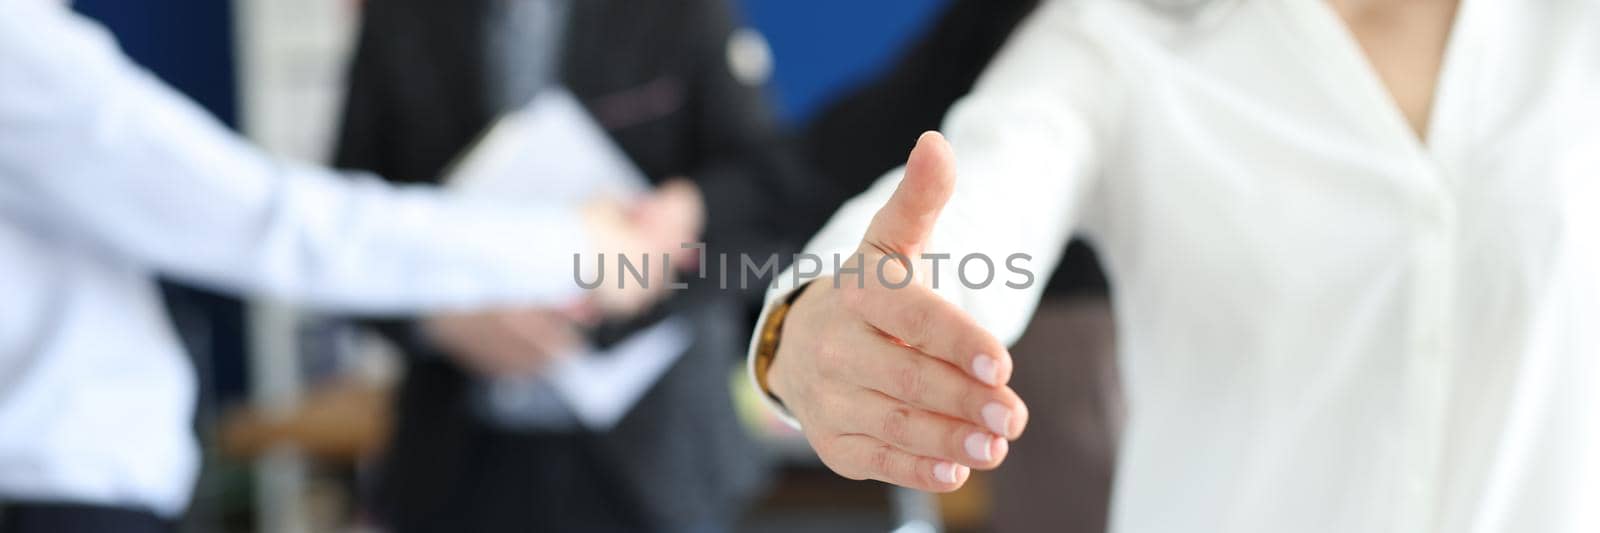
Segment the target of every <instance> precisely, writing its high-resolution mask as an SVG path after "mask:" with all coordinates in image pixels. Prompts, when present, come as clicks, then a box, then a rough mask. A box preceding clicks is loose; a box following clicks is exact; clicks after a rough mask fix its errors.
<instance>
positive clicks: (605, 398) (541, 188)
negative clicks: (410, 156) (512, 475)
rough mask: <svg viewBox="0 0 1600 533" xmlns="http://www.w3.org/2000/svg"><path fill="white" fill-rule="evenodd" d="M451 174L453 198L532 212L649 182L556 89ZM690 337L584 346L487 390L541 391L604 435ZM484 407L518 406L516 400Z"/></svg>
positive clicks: (666, 325)
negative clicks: (529, 375) (533, 373)
mask: <svg viewBox="0 0 1600 533" xmlns="http://www.w3.org/2000/svg"><path fill="white" fill-rule="evenodd" d="M449 176H450V177H449V179H448V181H447V187H449V188H450V189H451V191H452V192H453V193H455V194H464V195H471V196H482V197H487V198H494V199H496V200H497V201H517V202H522V201H526V202H527V203H528V205H530V206H538V205H576V204H579V203H582V202H584V201H587V200H590V199H594V198H599V197H615V198H627V197H631V196H635V195H639V194H642V193H644V192H645V191H647V190H648V189H649V187H650V185H649V180H648V179H647V178H646V177H645V176H644V175H643V174H642V173H641V172H640V171H639V169H638V168H637V167H635V166H634V165H633V162H632V161H630V160H629V159H628V157H627V155H626V154H624V153H623V152H622V150H621V148H619V147H617V146H616V144H615V143H613V142H612V140H611V137H610V136H608V135H606V132H605V130H604V129H603V128H601V127H600V125H599V124H598V123H596V122H595V121H594V119H593V118H592V117H590V116H589V113H588V111H586V110H585V109H584V108H583V106H582V105H581V104H580V103H579V102H578V100H577V98H575V97H573V96H572V94H571V93H568V92H567V91H566V90H563V89H552V90H546V91H543V92H541V93H540V94H539V95H537V96H535V97H534V99H533V101H532V102H530V103H529V104H528V105H527V106H526V107H524V108H523V109H521V110H518V111H516V112H513V113H510V114H507V115H505V116H503V117H501V118H500V119H499V120H498V121H496V122H495V124H494V126H493V127H492V128H490V130H489V131H488V133H486V134H485V135H484V136H483V137H482V138H481V139H480V140H479V141H478V142H477V144H475V145H474V146H473V148H472V149H471V151H469V152H468V153H467V154H466V155H465V156H464V157H462V158H461V159H460V160H459V161H458V162H457V163H456V164H455V165H454V166H453V169H452V171H451V172H450V174H449ZM691 340H692V335H691V333H690V330H689V328H688V327H687V325H686V324H683V323H681V322H680V321H678V320H677V319H668V320H666V321H663V322H662V323H660V324H657V325H655V326H653V327H650V328H647V329H645V330H642V331H640V332H639V333H636V334H634V335H632V336H630V337H628V338H627V339H623V340H622V342H619V343H617V344H615V345H614V346H612V347H611V349H609V350H604V351H600V350H594V349H587V350H584V351H583V353H579V354H574V355H572V356H569V357H563V358H561V359H560V360H559V362H557V363H556V364H554V365H551V367H550V368H548V369H547V370H546V371H545V372H544V373H543V375H542V376H541V377H540V378H538V379H526V380H524V379H503V380H497V381H496V382H495V383H492V384H489V387H488V388H487V390H488V393H489V394H492V395H493V396H495V397H498V398H516V397H518V396H519V395H518V394H515V391H516V390H517V389H522V388H533V387H548V388H550V389H552V390H554V391H555V392H556V396H557V397H558V398H559V399H560V401H561V403H562V404H563V405H564V407H565V408H567V409H568V410H569V411H570V414H571V415H574V416H575V417H576V418H577V420H578V422H579V423H581V424H583V425H584V426H585V427H587V428H589V429H592V430H597V431H604V430H606V429H610V428H611V427H612V426H614V425H616V423H617V422H618V421H619V420H621V419H622V417H623V416H624V415H626V414H627V413H628V411H629V410H631V409H632V408H633V405H634V403H636V402H638V400H639V398H640V397H641V396H643V395H644V393H645V392H646V391H648V390H649V389H650V387H651V386H652V385H654V384H655V382H656V381H657V380H659V379H660V378H661V375H662V374H663V373H665V372H666V371H667V369H668V368H671V367H672V364H673V362H675V361H677V359H678V357H679V356H681V355H682V354H683V352H684V351H685V350H687V349H688V348H689V344H690V341H691ZM508 393H510V394H508ZM526 396H527V397H534V396H537V395H534V394H528V395H526ZM491 405H494V406H497V407H494V408H495V409H507V410H515V409H518V407H517V406H516V405H515V402H509V403H508V402H504V401H495V402H491ZM504 418H505V419H509V420H524V421H526V420H537V419H539V418H540V417H539V416H537V414H532V415H530V414H528V413H521V414H518V413H507V416H506V417H504ZM532 425H535V426H537V423H534V424H532Z"/></svg>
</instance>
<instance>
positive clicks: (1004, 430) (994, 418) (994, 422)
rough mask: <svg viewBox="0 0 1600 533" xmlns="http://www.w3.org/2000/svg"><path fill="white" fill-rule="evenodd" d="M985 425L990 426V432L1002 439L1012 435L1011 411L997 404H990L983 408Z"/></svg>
mask: <svg viewBox="0 0 1600 533" xmlns="http://www.w3.org/2000/svg"><path fill="white" fill-rule="evenodd" d="M983 423H984V424H985V425H987V426H989V431H993V432H994V434H996V435H1000V436H1002V437H1004V436H1006V435H1010V434H1011V431H1010V428H1011V410H1010V409H1006V406H1004V405H1000V404H999V403H997V402H990V403H989V405H985V406H983Z"/></svg>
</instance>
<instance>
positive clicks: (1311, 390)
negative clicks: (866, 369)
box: [758, 0, 1600, 533]
mask: <svg viewBox="0 0 1600 533" xmlns="http://www.w3.org/2000/svg"><path fill="white" fill-rule="evenodd" d="M1148 6H1149V4H1147V3H1145V2H1134V1H1129V0H1082V1H1055V2H1047V5H1046V6H1044V7H1042V8H1041V11H1039V12H1038V13H1036V14H1035V15H1034V16H1033V17H1032V19H1031V20H1030V21H1029V22H1028V23H1027V24H1026V25H1025V27H1024V28H1022V29H1021V30H1020V32H1019V34H1018V35H1017V36H1015V37H1014V39H1013V41H1012V42H1011V44H1010V45H1008V47H1007V48H1006V49H1005V51H1004V52H1003V53H1002V54H1001V56H1000V57H999V58H998V59H997V61H996V62H995V64H994V65H993V66H992V67H991V68H990V70H989V72H988V73H987V74H986V75H985V76H984V78H983V80H982V81H981V82H980V84H979V86H978V88H977V89H976V90H975V91H974V92H973V93H972V94H971V95H970V96H968V97H967V98H966V99H965V100H963V101H962V102H961V103H960V104H958V105H957V106H956V107H955V108H954V109H953V110H952V111H951V114H950V116H949V117H948V120H947V122H946V133H947V135H948V136H949V138H950V140H951V142H952V144H953V145H954V147H955V150H956V156H957V159H958V161H959V163H958V164H959V167H960V174H959V185H958V188H957V192H956V196H955V198H954V199H953V200H952V202H951V204H950V205H949V206H948V207H947V209H946V211H945V214H944V216H943V217H942V218H941V219H940V221H939V226H938V228H937V231H936V233H935V235H936V236H935V240H934V243H933V246H932V247H931V248H930V251H932V252H947V253H951V254H952V255H954V256H955V257H958V258H959V257H962V256H964V255H966V254H970V253H987V254H989V255H990V256H991V257H993V258H996V259H995V261H996V263H1000V261H1001V259H1000V258H1005V257H1007V256H1009V255H1011V254H1013V253H1018V252H1022V253H1028V254H1030V255H1031V256H1032V257H1034V258H1035V260H1034V262H1033V263H1032V266H1033V267H1034V268H1035V269H1036V270H1039V271H1040V272H1039V281H1040V282H1039V283H1035V284H1034V285H1033V286H1032V287H1031V288H1029V289H1025V290H1017V289H1011V288H1008V287H1006V286H1004V285H1003V284H1001V283H995V284H994V285H992V286H990V287H989V288H986V289H981V290H973V289H967V288H964V287H963V285H962V284H961V283H959V282H957V280H956V279H955V278H954V277H952V274H953V273H952V272H951V270H953V269H950V268H948V267H946V268H944V269H942V270H941V271H940V274H941V278H942V279H943V282H942V287H941V289H943V290H944V292H945V294H946V296H947V297H948V298H951V299H952V300H953V301H956V302H958V303H960V304H961V305H962V306H964V308H965V309H967V310H968V311H970V312H971V313H973V314H974V315H975V316H976V317H977V318H978V320H979V321H980V322H981V323H982V324H984V325H985V326H986V327H988V328H990V329H991V330H992V331H994V332H995V333H997V334H998V335H1000V336H1001V338H1002V339H1006V340H1015V339H1016V337H1017V336H1018V335H1019V334H1020V332H1021V331H1022V329H1023V327H1024V326H1025V325H1026V324H1027V322H1028V319H1029V316H1030V314H1031V313H1032V311H1033V308H1034V306H1035V304H1036V303H1037V300H1038V298H1039V295H1040V292H1041V291H1042V289H1043V283H1042V280H1043V278H1044V277H1046V276H1044V273H1045V272H1048V270H1049V269H1050V268H1053V267H1054V265H1055V262H1056V260H1057V259H1058V257H1059V255H1060V250H1062V249H1063V247H1064V244H1065V242H1066V241H1067V239H1068V237H1069V236H1070V235H1072V234H1073V233H1075V232H1076V233H1078V234H1081V235H1082V236H1084V237H1086V238H1088V239H1090V240H1091V241H1092V242H1093V243H1094V244H1095V247H1096V248H1097V249H1098V250H1099V251H1100V253H1101V258H1102V260H1103V261H1104V263H1105V267H1106V269H1107V271H1108V273H1109V275H1110V279H1111V283H1112V293H1113V295H1114V305H1115V308H1116V316H1117V319H1118V327H1119V335H1120V349H1121V362H1122V364H1123V376H1124V379H1125V380H1126V383H1125V385H1126V387H1125V388H1126V391H1127V394H1128V395H1129V398H1128V401H1129V406H1130V415H1129V416H1130V419H1129V421H1128V425H1127V427H1126V433H1125V434H1124V436H1123V440H1122V442H1123V446H1122V450H1121V456H1120V462H1119V465H1118V469H1117V479H1116V483H1115V496H1114V504H1113V512H1112V517H1113V518H1112V523H1113V528H1114V530H1116V531H1125V532H1152V531H1172V532H1203V531H1218V532H1241V531H1259V532H1270V533H1282V532H1329V533H1348V532H1354V531H1362V532H1371V531H1390V532H1406V533H1412V532H1426V531H1438V532H1508V533H1509V532H1517V533H1521V532H1531V531H1538V532H1544V533H1552V532H1574V533H1576V532H1592V531H1600V516H1597V514H1600V503H1597V500H1596V498H1600V365H1597V359H1600V2H1593V1H1580V0H1515V1H1514V0H1465V1H1464V2H1463V5H1462V7H1461V9H1460V11H1459V14H1458V20H1457V23H1456V25H1455V27H1454V30H1453V34H1452V37H1451V40H1450V42H1449V45H1448V51H1447V54H1446V57H1445V60H1444V67H1443V72H1442V77H1441V79H1440V82H1439V86H1438V94H1437V98H1436V102H1435V107H1434V110H1433V114H1432V117H1433V118H1432V121H1433V122H1432V125H1431V127H1430V128H1429V131H1430V134H1429V138H1428V139H1427V142H1426V143H1422V142H1419V140H1418V138H1417V136H1416V135H1415V133H1414V132H1413V131H1412V130H1411V128H1410V127H1409V126H1408V124H1407V122H1406V121H1405V120H1404V118H1403V117H1402V115H1401V114H1400V112H1399V110H1398V108H1397V107H1396V106H1395V105H1394V103H1393V101H1392V100H1391V98H1390V97H1389V95H1388V93H1387V92H1386V90H1385V88H1384V86H1383V85H1382V83H1381V81H1380V80H1379V79H1378V78H1377V76H1376V74H1375V73H1374V71H1373V70H1372V69H1371V67H1370V66H1369V64H1368V63H1367V62H1366V59H1365V56H1364V55H1363V53H1362V50H1361V48H1360V47H1359V45H1358V44H1357V43H1356V42H1355V40H1354V39H1353V37H1352V36H1351V35H1350V34H1349V32H1348V31H1347V29H1346V27H1345V26H1344V25H1343V23H1342V21H1341V19H1340V18H1339V17H1338V15H1337V14H1336V13H1334V12H1333V11H1332V10H1331V9H1330V8H1329V7H1328V6H1327V5H1326V4H1325V3H1324V2H1322V1H1320V0H1237V1H1229V2H1218V3H1213V5H1211V6H1209V7H1208V8H1206V9H1204V10H1202V11H1200V12H1198V13H1197V14H1194V15H1193V16H1192V17H1190V16H1186V15H1183V14H1180V13H1177V12H1175V11H1163V10H1159V9H1155V8H1151V7H1148ZM897 181H898V172H896V173H893V174H891V175H890V176H886V177H885V178H884V179H882V180H881V181H880V182H879V183H878V184H877V185H876V186H874V187H873V188H872V189H871V190H870V191H868V192H867V193H865V194H863V195H862V196H860V197H858V198H856V199H855V200H853V201H851V202H850V203H849V204H847V205H846V206H845V207H844V208H843V209H842V210H841V211H839V213H838V214H836V215H835V217H834V219H833V220H832V221H831V222H830V223H829V224H828V226H827V227H826V229H824V230H823V232H822V233H821V234H820V235H819V236H817V237H816V239H815V240H814V241H813V242H812V244H811V245H810V246H809V247H808V251H810V252H812V253H817V254H819V255H822V256H823V257H827V256H828V255H829V254H833V253H845V254H847V253H849V252H850V251H851V250H854V249H855V246H856V244H857V243H858V242H859V240H860V238H861V236H862V233H863V231H864V229H865V228H866V226H867V224H868V221H869V219H870V218H871V215H872V214H873V212H874V211H876V209H877V208H878V206H880V205H882V204H883V202H884V201H885V200H886V199H887V198H888V196H889V193H890V192H891V191H892V190H893V188H894V186H895V184H896V183H897ZM969 268H973V269H975V270H978V271H975V272H973V274H972V275H970V276H968V277H969V278H978V279H980V280H981V278H982V272H981V266H980V265H979V264H978V263H977V262H974V263H973V266H971V267H969ZM1002 274H1005V272H1004V271H1002ZM781 278H782V279H785V280H787V279H788V277H787V276H782V277H781ZM789 290H791V288H790V285H789V284H787V283H786V286H784V287H780V288H778V289H776V290H774V291H773V292H772V294H771V295H770V298H769V301H771V299H774V298H777V297H780V296H782V295H783V294H785V293H786V292H788V291H789ZM758 331H759V329H758ZM1017 368H1018V371H1019V372H1027V371H1029V367H1028V366H1027V362H1026V361H1023V362H1021V363H1020V364H1019V366H1018V367H1017ZM1024 400H1026V398H1024ZM1031 407H1032V409H1033V410H1034V412H1036V413H1046V412H1049V411H1050V410H1051V408H1052V406H1050V405H1032V406H1031Z"/></svg>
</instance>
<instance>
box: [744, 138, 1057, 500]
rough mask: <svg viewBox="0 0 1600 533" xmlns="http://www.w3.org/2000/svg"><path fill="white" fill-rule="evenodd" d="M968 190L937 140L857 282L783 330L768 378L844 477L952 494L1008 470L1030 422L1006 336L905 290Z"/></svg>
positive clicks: (890, 210)
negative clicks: (947, 210)
mask: <svg viewBox="0 0 1600 533" xmlns="http://www.w3.org/2000/svg"><path fill="white" fill-rule="evenodd" d="M955 180H956V175H955V160H954V155H953V154H952V152H951V149H950V145H949V144H948V143H947V142H946V141H945V140H944V138H943V137H942V136H940V135H939V134H937V133H933V132H929V133H927V134H924V135H923V136H922V138H920V139H919V140H918V141H917V147H916V148H915V149H914V150H913V151H912V153H911V157H910V160H909V161H908V162H907V165H906V171H905V177H904V179H903V180H902V181H901V182H900V185H899V187H898V188H897V189H896V190H895V192H894V195H893V196H892V197H891V198H890V199H889V201H888V203H886V204H885V205H884V206H883V207H882V208H881V209H880V210H879V211H878V213H877V215H875V216H874V217H873V219H872V223H871V225H870V226H869V227H868V229H867V231H866V235H865V236H864V237H863V239H862V241H861V245H860V247H859V249H858V250H857V255H856V256H855V257H857V258H859V259H853V260H852V261H859V262H860V264H855V265H849V266H855V267H859V269H857V270H853V272H856V273H855V274H853V275H849V276H845V275H837V276H835V277H833V278H822V279H818V280H815V281H813V282H811V283H810V284H809V285H808V286H806V287H805V288H804V289H803V291H804V292H802V293H801V294H800V295H799V296H798V298H797V299H796V300H795V301H794V303H793V305H792V307H791V308H790V310H789V313H788V315H787V317H786V319H785V320H784V324H783V331H782V339H783V340H782V342H781V343H780V344H779V347H778V352H777V354H776V356H775V358H774V359H773V362H772V366H771V367H770V368H769V370H768V374H767V382H768V384H769V386H770V387H771V390H772V392H773V394H774V395H775V396H777V397H778V399H779V400H780V401H782V402H783V403H784V405H785V406H787V407H788V408H789V410H790V411H791V412H792V413H793V414H794V416H795V418H796V419H797V420H799V421H800V424H801V427H802V428H803V431H804V432H805V436H806V439H807V440H808V441H809V442H810V444H811V446H812V447H813V448H815V449H816V451H817V455H818V456H820V457H821V458H822V461H823V463H825V464H827V465H828V467H829V468H831V469H833V471H835V472H837V473H839V474H840V475H843V476H845V477H848V478H851V479H876V480H879V481H884V482H888V483H893V484H896V485H900V486H904V487H910V488H915V489H921V490H926V491H932V492H947V491H952V490H955V489H957V488H960V487H961V486H962V484H964V483H966V480H967V478H968V476H969V475H970V469H971V468H978V469H992V468H995V467H997V466H999V465H1000V463H1001V461H1003V460H1005V457H1006V453H1007V452H1008V451H1009V449H1010V444H1009V441H1010V440H1013V439H1016V438H1017V437H1018V436H1020V435H1021V434H1022V430H1023V427H1024V426H1025V425H1026V424H1027V420H1028V410H1027V407H1026V406H1024V405H1023V403H1022V400H1021V399H1020V398H1019V397H1018V396H1017V394H1016V392H1014V391H1012V390H1011V389H1010V388H1009V387H1007V386H1006V383H1007V382H1008V381H1009V380H1010V378H1011V369H1012V363H1011V356H1010V352H1009V351H1007V350H1006V348H1005V346H1004V345H1002V344H1001V343H1000V341H999V339H997V338H995V337H994V336H993V335H991V334H990V333H989V332H988V331H986V330H984V329H983V328H982V327H981V326H979V325H978V323H977V321H976V320H974V319H973V318H972V317H971V316H970V315H968V314H967V313H966V312H964V311H962V310H961V309H960V308H958V307H956V306H955V305H954V304H952V303H950V302H948V301H946V300H944V299H943V298H942V297H940V296H939V295H937V294H936V293H934V291H933V290H932V289H931V288H929V287H927V286H925V285H923V284H922V283H920V282H917V283H910V284H907V285H904V286H899V285H900V284H901V283H900V282H901V281H902V280H905V279H907V276H908V275H910V274H911V271H912V266H911V265H909V264H906V263H902V262H901V261H902V259H909V260H913V261H914V260H915V258H917V257H918V255H919V254H920V253H921V252H922V251H923V249H924V248H925V247H926V244H927V241H928V238H929V236H930V234H931V233H932V232H933V226H934V222H935V221H937V220H938V218H939V213H940V211H941V210H942V209H943V208H944V205H945V203H946V202H947V201H949V199H950V196H951V195H952V194H953V192H954V190H955ZM886 257H887V258H888V259H885V258H886ZM880 265H881V267H880ZM857 277H860V278H864V279H858V278H857Z"/></svg>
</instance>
